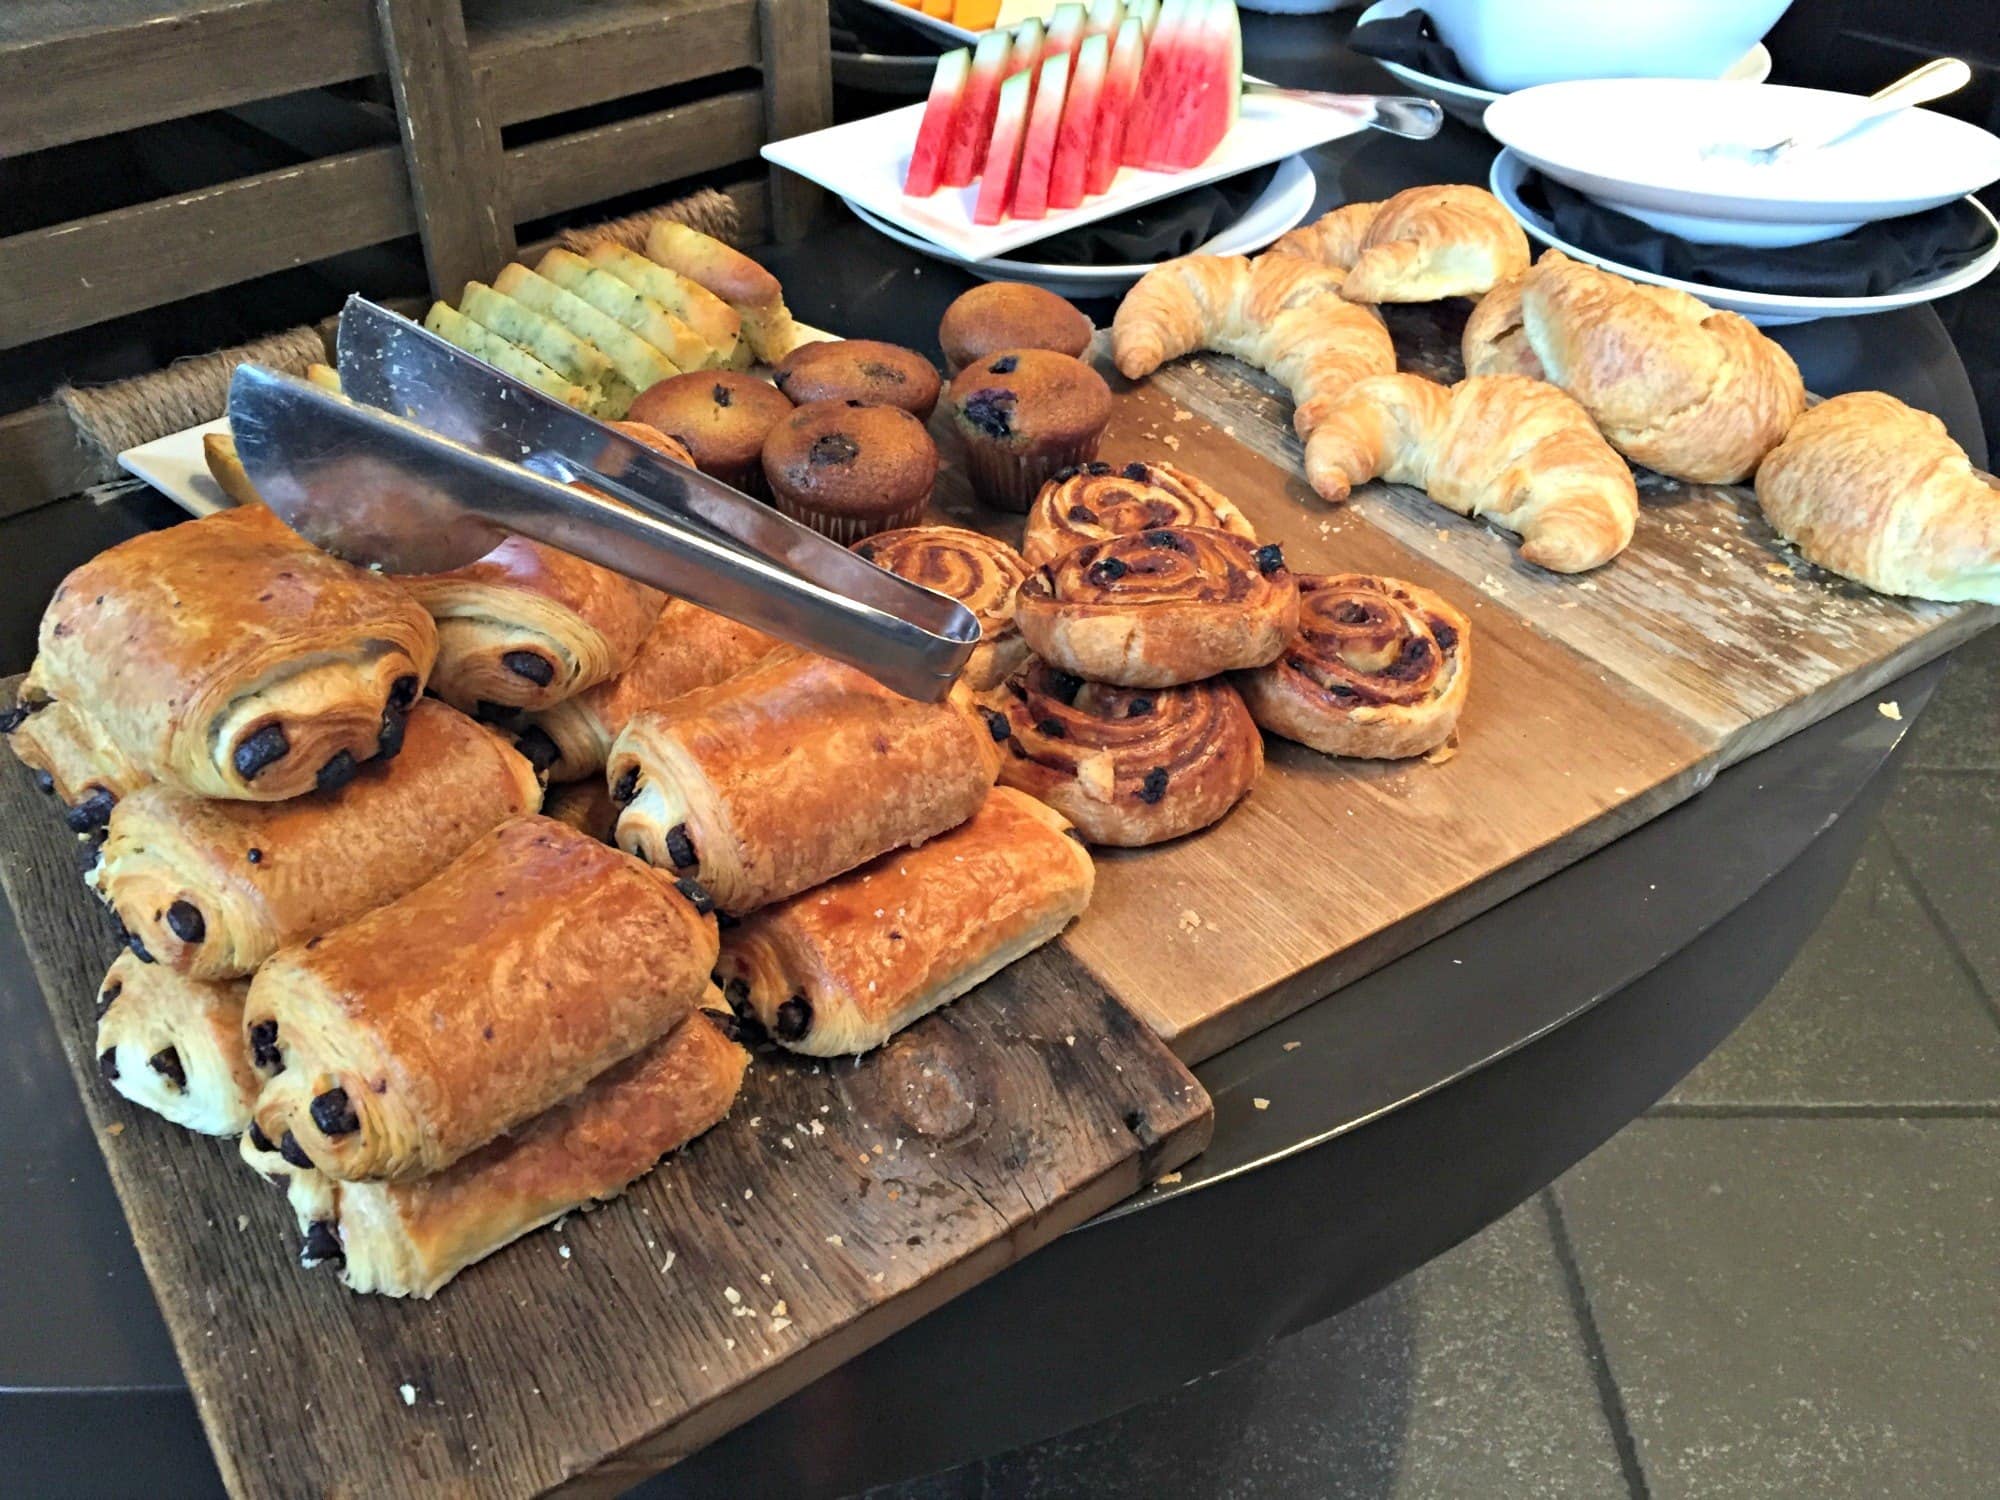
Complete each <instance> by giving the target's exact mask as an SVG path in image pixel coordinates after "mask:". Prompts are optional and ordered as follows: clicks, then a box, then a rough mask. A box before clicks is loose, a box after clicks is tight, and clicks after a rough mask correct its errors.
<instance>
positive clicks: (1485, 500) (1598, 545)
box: [1306, 375, 1639, 573]
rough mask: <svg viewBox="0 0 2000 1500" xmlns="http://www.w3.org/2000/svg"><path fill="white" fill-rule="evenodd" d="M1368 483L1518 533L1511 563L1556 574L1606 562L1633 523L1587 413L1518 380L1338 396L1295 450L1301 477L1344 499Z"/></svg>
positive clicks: (1411, 378) (1619, 478) (1391, 386)
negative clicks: (1521, 561)
mask: <svg viewBox="0 0 2000 1500" xmlns="http://www.w3.org/2000/svg"><path fill="white" fill-rule="evenodd" d="M1378 476H1379V477H1381V478H1384V479H1387V480H1389V481H1390V482H1392V483H1395V484H1409V485H1415V486H1416V487H1417V488H1418V489H1420V490H1422V491H1424V492H1425V493H1426V494H1427V495H1429V496H1430V497H1431V499H1433V500H1435V501H1437V502H1438V504H1440V505H1443V506H1445V507H1447V508H1449V509H1451V510H1455V511H1457V512H1458V513H1459V514H1460V515H1466V516H1479V517H1483V518H1484V519H1486V520H1489V521H1492V522H1495V523H1496V524H1498V525H1501V526H1504V527H1506V528H1507V529H1508V530H1509V531H1513V532H1518V533H1519V534H1520V537H1521V556H1522V557H1524V558H1526V559H1527V560H1528V561H1529V562H1531V563H1536V564H1539V565H1540V566H1542V567H1544V568H1548V569H1551V570H1552V571H1554V572H1557V573H1581V572H1583V571H1585V570H1586V569H1589V568H1595V567H1598V566H1599V565H1601V564H1603V563H1607V562H1609V561H1611V559H1612V558H1614V557H1616V556H1617V555H1618V554H1619V553H1620V552H1622V551H1624V550H1625V546H1626V544H1627V543H1628V542H1630V541H1631V540H1632V528H1633V526H1634V525H1635V524H1636V523H1637V521H1638V516H1639V491H1638V489H1637V487H1636V486H1635V485H1634V484H1633V483H1632V471H1631V470H1630V469H1628V468H1626V467H1625V461H1624V460H1623V459H1621V458H1620V457H1619V456H1618V455H1617V454H1616V453H1614V452H1612V451H1611V448H1610V445H1609V444H1607V443H1606V442H1605V441H1604V439H1603V438H1602V437H1601V436H1599V435H1598V431H1597V429H1596V427H1595V426H1593V425H1592V424H1591V420H1590V416H1589V414H1588V413H1587V412H1585V411H1584V409H1583V408H1582V407H1581V406H1579V405H1577V403H1576V402H1574V401H1572V400H1571V399H1570V398H1569V397H1568V396H1565V395H1564V394H1563V393H1562V392H1561V391H1559V390H1557V389H1556V388H1555V387H1554V386H1552V385H1548V384H1545V383H1544V382H1542V381H1539V380H1530V379H1528V378H1527V377H1526V376H1521V375H1477V376H1473V377H1472V378H1470V379H1467V380H1462V381H1460V382H1459V383H1458V384H1457V385H1455V386H1452V387H1451V388H1450V389H1449V390H1447V389H1446V388H1445V387H1444V386H1441V385H1438V384H1436V383H1435V382H1433V381H1429V380H1425V379H1424V378H1423V377H1422V376H1420V375H1377V376H1374V377H1372V378H1370V379H1368V380H1363V381H1361V382H1359V383H1358V384H1356V385H1354V386H1352V387H1350V388H1349V389H1348V390H1347V391H1346V393H1345V394H1343V395H1342V396H1341V397H1340V398H1339V400H1337V401H1335V402H1334V403H1333V405H1332V407H1331V409H1330V410H1329V411H1328V412H1327V414H1326V416H1325V419H1324V420H1323V421H1322V422H1321V423H1320V425H1319V426H1318V427H1317V428H1316V429H1314V431H1313V434H1312V436H1311V437H1310V438H1309V439H1308V440H1307V442H1306V477H1307V478H1308V479H1309V480H1311V481H1312V486H1313V488H1314V489H1316V490H1317V491H1319V493H1320V494H1321V495H1322V496H1324V497H1325V498H1326V499H1328V500H1344V499H1345V498H1347V493H1348V491H1349V490H1350V489H1351V488H1352V487H1353V486H1355V485H1357V484H1359V483H1361V482H1362V481H1363V480H1367V479H1373V478H1376V477H1378Z"/></svg>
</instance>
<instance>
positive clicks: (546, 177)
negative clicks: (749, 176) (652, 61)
mask: <svg viewBox="0 0 2000 1500" xmlns="http://www.w3.org/2000/svg"><path fill="white" fill-rule="evenodd" d="M762 130H763V111H762V102H761V99H760V96H759V95H758V94H757V93H756V91H754V90H751V89H741V90H738V91H736V92H733V93H728V94H718V95H716V96H715V97H714V98H712V99H702V100H699V101H697V102H695V103H693V104H682V105H676V106H675V107H673V108H671V109H661V110H655V111H653V112H652V113H651V114H644V115H638V116H635V117H634V118H632V119H630V120H619V121H617V122H616V123H614V124H610V125H600V126H597V127H595V128H593V129H590V130H580V131H577V132H576V133H574V134H572V135H562V136H556V137H554V138H553V139H551V140H546V141H537V142H535V143H534V144H533V145H531V146H516V147H515V148H514V149H513V150H511V151H509V152H508V153H507V158H506V165H507V196H508V199H509V200H510V202H511V203H512V205H513V209H514V221H515V223H516V224H522V223H526V222H527V221H529V220H531V219H539V218H542V217H544V216H545V215H548V214H555V213H561V212H562V211H563V210H564V209H570V208H576V207H579V206H580V205H582V204H585V203H596V202H599V201H601V200H602V199H605V198H615V197H618V196H619V195H620V194H623V193H631V192H636V191H638V190H639V189H641V188H649V187H658V186H660V185H661V184H662V183H667V182H672V181H674V180H675V179H677V178H682V177H692V176H694V175H696V174H698V173H701V172H712V171H715V170H716V169H717V168H719V167H726V166H729V165H731V164H733V163H735V162H749V161H752V160H754V159H755V158H756V155H757V148H758V146H759V145H760V144H762V142H763V139H764V138H763V135H762V133H761V132H762Z"/></svg>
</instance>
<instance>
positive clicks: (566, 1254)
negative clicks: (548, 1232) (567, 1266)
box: [556, 1245, 569, 1260]
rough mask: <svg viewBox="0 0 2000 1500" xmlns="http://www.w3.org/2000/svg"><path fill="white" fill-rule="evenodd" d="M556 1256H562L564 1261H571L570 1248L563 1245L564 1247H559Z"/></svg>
mask: <svg viewBox="0 0 2000 1500" xmlns="http://www.w3.org/2000/svg"><path fill="white" fill-rule="evenodd" d="M556 1254H558V1255H560V1256H561V1257H562V1258H563V1259H564V1260H568V1259H569V1246H567V1245H562V1246H559V1247H558V1248H557V1250H556Z"/></svg>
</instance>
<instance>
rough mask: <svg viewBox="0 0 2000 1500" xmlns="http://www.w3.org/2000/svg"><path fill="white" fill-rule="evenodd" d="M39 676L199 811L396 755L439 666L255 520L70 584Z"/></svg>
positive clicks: (265, 521) (153, 536) (397, 626)
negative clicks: (404, 724)
mask: <svg viewBox="0 0 2000 1500" xmlns="http://www.w3.org/2000/svg"><path fill="white" fill-rule="evenodd" d="M39 651H40V654H39V657H38V659H37V660H38V666H37V672H38V674H39V676H40V678H41V681H42V685H43V686H44V687H45V688H46V689H47V691H48V693H49V694H50V696H52V697H54V698H57V699H59V700H63V701H66V702H70V703H74V704H76V705H78V706H79V707H81V708H82V709H84V710H85V711H86V712H87V713H88V714H89V715H90V717H91V718H92V719H93V720H95V721H96V723H97V725H98V727H99V728H100V729H102V730H103V732H104V733H105V735H106V736H108V737H109V739H110V740H111V742H112V743H113V744H115V745H116V746H117V747H118V748H119V750H121V751H122V752H123V753H124V754H125V756H126V757H127V758H128V759H129V760H130V761H131V762H132V764H133V765H135V766H137V767H138V768H139V769H140V770H142V771H144V772H145V773H146V774H147V775H149V776H152V777H154V778H156V779H157V780H160V781H163V782H166V783H168V784H170V785H173V786H176V787H179V788H180V789H182V790H183V791H189V792H193V793H195V794H196V795H198V796H203V797H227V798H240V799H244V800H248V801H255V802H271V801H278V800H280V799H282V798H285V797H296V796H298V795H299V794H300V793H302V792H309V791H311V790H312V789H313V787H314V786H315V785H318V786H337V785H339V784H341V783H342V782H344V781H345V780H346V779H347V778H348V777H350V776H352V775H353V774H354V769H355V767H357V766H359V765H360V764H361V763H362V762H364V761H367V760H370V759H372V758H373V757H374V756H375V755H376V754H378V753H379V752H381V751H382V750H383V749H384V748H393V744H394V740H395V734H396V725H395V723H394V722H393V721H394V720H396V719H397V718H398V717H399V716H400V714H401V712H402V711H403V710H406V709H408V707H409V706H410V704H412V703H414V702H415V701H416V698H417V694H418V693H419V692H421V691H422V690H423V686H424V681H425V679H426V678H427V677H428V676H429V674H430V670H431V662H432V660H433V658H434V657H435V656H436V655H437V627H436V626H434V625H433V624H432V623H431V618H430V616H429V615H428V614H426V613H425V611H424V608H423V606H422V605H420V604H418V603H417V602H416V600H414V599H412V598H411V597H410V596H409V594H408V593H406V592H405V591H404V590H403V588H402V587H401V586H400V585H399V584H397V583H395V582H393V581H391V580H390V579H388V578H385V577H383V576H381V575H380V574H376V573H370V572H368V571H366V570H365V569H362V568H355V567H350V566H349V565H348V564H346V563H344V562H341V561H340V560H339V559H338V558H334V557H329V556H328V555H327V554H326V553H324V552H321V551H319V550H318V549H317V548H316V547H314V546H312V545H311V544H310V543H308V542H307V541H305V539H304V538H302V537H300V536H299V535H298V534H297V533H296V532H294V531H292V530H291V528H289V527H288V526H286V525H285V523H284V522H282V521H280V520H279V519H278V518H277V517H276V516H274V515H273V514H271V512H270V511H268V510H265V509H264V508H263V507H262V506H243V507H241V508H239V509H235V510H225V511H218V512H217V513H216V514H214V515H212V516H205V517H203V518H202V519H201V520H199V521H187V522H183V523H182V524H181V525H179V526H170V527H168V528H167V529H166V530H165V531H154V532H148V533H147V534H145V535H144V536H137V537H133V538H132V539H131V540H130V541H126V542H120V543H119V544H118V545H117V546H115V547H113V548H111V549H109V550H108V551H106V552H103V553H100V554H99V555H98V556H97V557H95V558H93V559H92V560H91V561H89V562H87V563H85V564H84V565H83V566H82V567H80V568H78V569H76V570H75V571H74V572H72V573H71V574H70V575H69V577H67V578H65V579H64V580H63V582H62V585H61V586H60V587H59V588H58V589H57V590H56V593H55V597H54V599H52V600H51V601H50V603H49V607H48V609H47V611H46V612H45V613H44V614H43V615H42V625H41V640H40V647H39Z"/></svg>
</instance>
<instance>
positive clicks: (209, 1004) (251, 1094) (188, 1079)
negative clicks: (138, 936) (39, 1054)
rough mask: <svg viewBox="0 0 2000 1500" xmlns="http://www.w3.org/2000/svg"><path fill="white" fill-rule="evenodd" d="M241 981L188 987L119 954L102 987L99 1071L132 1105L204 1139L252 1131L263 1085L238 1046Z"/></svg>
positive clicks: (197, 982)
mask: <svg viewBox="0 0 2000 1500" xmlns="http://www.w3.org/2000/svg"><path fill="white" fill-rule="evenodd" d="M249 988H250V986H249V984H248V982H247V981H244V980H240V979H232V980H221V981H214V982H211V981H207V980H201V979H190V978H188V977H187V976H186V975H185V974H176V973H174V972H173V971H172V970H171V969H167V968H163V967H161V966H160V965H158V964H148V963H145V962H142V961H141V960H140V958H139V957H138V955H137V954H134V953H121V954H119V955H118V957H117V958H116V959H115V960H114V961H113V962H112V965H111V971H110V972H109V973H108V974H106V975H105V976H104V983H103V985H102V986H100V987H99V989H98V992H97V999H98V1005H99V1007H100V1008H99V1011H98V1017H97V1071H98V1075H99V1076H100V1077H102V1078H103V1079H104V1081H105V1082H106V1083H108V1084H110V1085H111V1087H112V1088H114V1089H116V1090H117V1091H118V1092H119V1093H121V1094H123V1095H124V1096H125V1097H126V1098H127V1099H130V1100H131V1101H132V1102H133V1103H134V1104H137V1105H140V1106H142V1107H143V1108H146V1109H150V1110H152V1111H153V1112H154V1113H155V1114H158V1115H163V1116H165V1117H166V1118H167V1119H169V1120H172V1121H173V1122H174V1123H175V1124H176V1125H181V1126H184V1127H186V1128H187V1129H189V1130H197V1131H200V1132H201V1133H202V1134H203V1135H236V1134H238V1133H240V1132H241V1131H242V1130H243V1129H244V1127H245V1126H247V1125H248V1124H249V1123H250V1112H251V1108H252V1106H253V1105H254V1104H255V1102H256V1098H257V1091H258V1089H259V1088H260V1087H261V1086H262V1083H263V1080H262V1079H260V1078H259V1077H258V1076H257V1073H256V1071H255V1070H254V1069H253V1068H252V1067H251V1066H250V1050H249V1048H248V1047H246V1046H245V1045H244V1041H243V1000H244V996H245V995H246V993H247V992H248V991H249Z"/></svg>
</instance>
